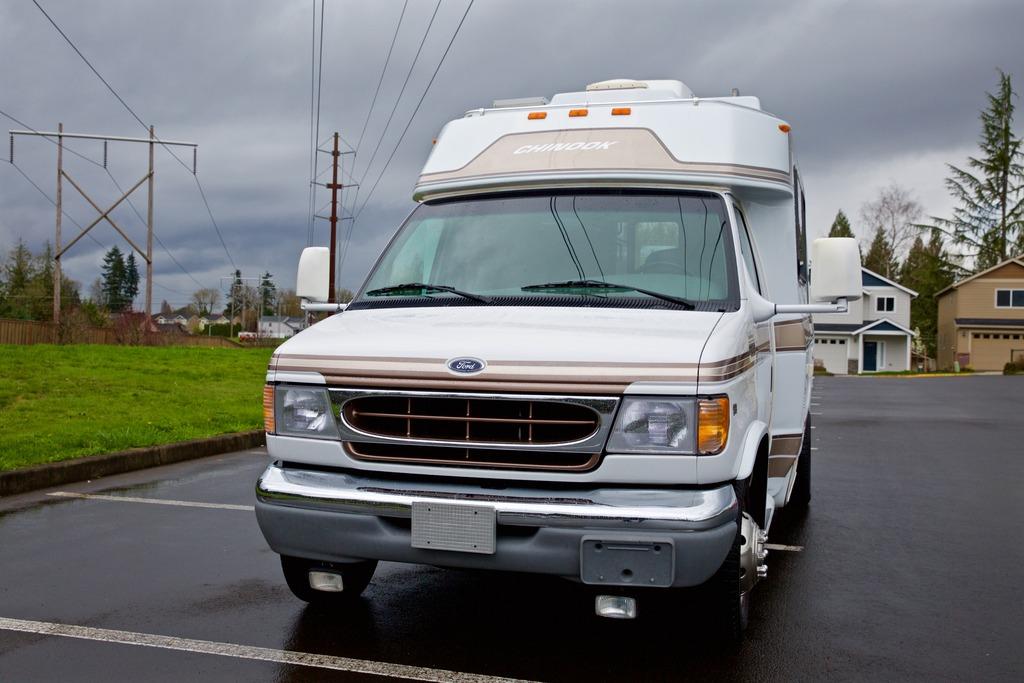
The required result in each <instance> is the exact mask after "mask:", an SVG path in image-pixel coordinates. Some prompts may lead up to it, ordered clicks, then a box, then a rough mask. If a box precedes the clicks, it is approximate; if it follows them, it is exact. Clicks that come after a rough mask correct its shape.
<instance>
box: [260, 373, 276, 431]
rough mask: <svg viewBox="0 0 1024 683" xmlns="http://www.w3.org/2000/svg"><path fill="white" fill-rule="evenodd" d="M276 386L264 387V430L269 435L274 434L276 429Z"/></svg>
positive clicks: (267, 385)
mask: <svg viewBox="0 0 1024 683" xmlns="http://www.w3.org/2000/svg"><path fill="white" fill-rule="evenodd" d="M276 426H277V425H275V424H274V385H273V384H265V385H263V429H264V430H265V431H266V432H267V434H273V433H274V428H275V427H276Z"/></svg>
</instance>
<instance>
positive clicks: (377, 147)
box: [353, 0, 441, 194]
mask: <svg viewBox="0 0 1024 683" xmlns="http://www.w3.org/2000/svg"><path fill="white" fill-rule="evenodd" d="M439 9H441V0H437V4H436V5H434V13H433V14H431V15H430V22H429V23H428V24H427V30H426V31H424V32H423V38H422V40H420V46H419V47H418V48H417V49H416V56H415V57H413V58H412V64H410V65H409V71H408V73H406V74H405V81H404V82H403V83H402V89H401V90H400V91H399V92H398V97H397V98H396V99H395V106H394V107H392V108H391V114H389V115H388V120H387V123H385V124H384V130H382V131H381V132H380V137H379V138H378V139H377V146H376V147H374V148H373V154H371V155H370V161H369V162H368V163H367V164H366V167H365V168H364V169H363V176H364V177H365V176H366V174H367V172H368V171H369V170H370V167H371V166H373V160H374V159H376V158H377V152H378V151H379V150H380V145H381V143H382V142H384V136H385V135H387V132H388V127H389V126H390V125H391V120H392V119H393V118H394V117H395V111H397V110H398V104H399V103H400V102H401V101H402V95H404V94H405V88H406V86H407V85H409V79H410V78H411V77H412V72H413V70H414V69H415V68H416V62H417V61H418V60H419V58H420V53H421V52H422V51H423V45H424V44H425V43H426V42H427V36H429V35H430V29H431V27H432V26H433V25H434V19H435V18H437V11H438V10H439ZM353 170H354V169H353ZM357 194H358V191H357Z"/></svg>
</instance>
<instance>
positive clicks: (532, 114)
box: [526, 111, 548, 121]
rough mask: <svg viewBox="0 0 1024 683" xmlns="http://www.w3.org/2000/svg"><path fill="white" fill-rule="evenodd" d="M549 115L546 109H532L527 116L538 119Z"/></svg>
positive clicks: (532, 119) (530, 118) (534, 119)
mask: <svg viewBox="0 0 1024 683" xmlns="http://www.w3.org/2000/svg"><path fill="white" fill-rule="evenodd" d="M547 117H548V113H547V112H546V111H531V112H530V113H529V115H528V116H527V117H526V118H528V119H529V120H531V121H536V120H537V119H546V118H547Z"/></svg>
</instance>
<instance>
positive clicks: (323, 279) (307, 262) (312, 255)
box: [295, 247, 331, 302]
mask: <svg viewBox="0 0 1024 683" xmlns="http://www.w3.org/2000/svg"><path fill="white" fill-rule="evenodd" d="M330 267H331V250H330V249H328V248H327V247H306V248H305V249H303V250H302V256H300V257H299V272H298V275H297V277H296V278H295V294H296V295H297V296H298V297H299V298H300V299H308V300H309V301H314V302H322V301H327V299H328V296H329V294H330V291H329V286H328V282H327V281H328V278H329V277H330V272H329V271H330Z"/></svg>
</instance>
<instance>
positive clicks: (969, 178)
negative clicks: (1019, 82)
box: [932, 71, 1024, 272]
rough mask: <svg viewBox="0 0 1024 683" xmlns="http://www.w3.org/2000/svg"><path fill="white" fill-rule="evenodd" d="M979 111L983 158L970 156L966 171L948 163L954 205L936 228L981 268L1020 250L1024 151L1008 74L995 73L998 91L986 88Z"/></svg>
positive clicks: (948, 185) (1022, 244)
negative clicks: (1015, 129)
mask: <svg viewBox="0 0 1024 683" xmlns="http://www.w3.org/2000/svg"><path fill="white" fill-rule="evenodd" d="M985 96H986V97H987V98H988V107H987V108H986V109H985V110H984V111H982V112H981V139H980V140H979V143H978V146H979V148H980V149H981V157H980V158H976V157H968V159H967V165H968V167H969V169H970V170H967V169H960V168H957V167H956V166H953V165H952V164H948V166H949V170H950V173H951V175H950V177H949V178H947V179H946V188H947V189H948V190H949V192H950V194H951V195H953V198H954V199H955V200H956V202H957V204H958V206H957V207H956V208H955V209H953V216H952V218H934V217H933V219H932V220H933V221H934V223H935V227H937V228H939V229H940V230H942V231H943V232H945V233H946V234H947V235H949V236H950V237H951V238H952V240H953V243H954V244H956V245H958V246H960V247H963V248H965V249H966V251H968V252H970V253H971V254H972V255H974V256H975V257H976V258H975V264H974V267H975V271H976V272H978V271H982V270H985V269H986V268H989V267H991V266H993V265H995V264H997V263H999V262H1000V261H1005V260H1006V259H1007V258H1009V257H1011V256H1013V255H1015V254H1017V253H1020V252H1021V251H1024V166H1022V165H1021V161H1022V158H1024V150H1022V149H1021V143H1022V140H1021V138H1020V137H1018V136H1016V135H1014V133H1013V110H1014V102H1013V100H1014V98H1015V97H1017V94H1016V93H1015V92H1014V90H1013V84H1012V83H1011V80H1010V76H1009V74H1005V73H1003V72H1002V71H1000V72H999V87H998V89H997V91H996V94H994V95H993V94H991V93H985Z"/></svg>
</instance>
